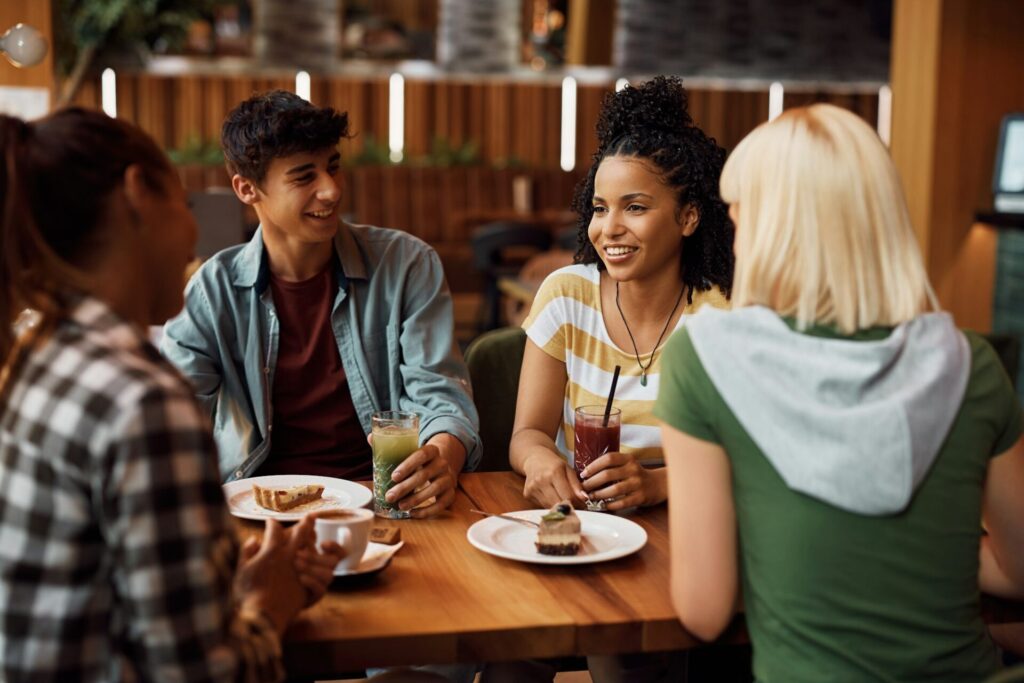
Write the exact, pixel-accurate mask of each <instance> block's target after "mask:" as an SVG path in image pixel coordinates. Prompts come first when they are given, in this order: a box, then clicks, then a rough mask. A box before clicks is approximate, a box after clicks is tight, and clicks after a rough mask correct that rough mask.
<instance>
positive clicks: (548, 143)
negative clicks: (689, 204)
mask: <svg viewBox="0 0 1024 683" xmlns="http://www.w3.org/2000/svg"><path fill="white" fill-rule="evenodd" d="M293 87H294V82H293V80H292V79H290V78H283V77H256V76H250V75H238V74H231V75H224V74H216V75H211V74H196V75H182V76H166V75H152V74H146V73H130V72H125V73H118V77H117V90H118V113H119V115H120V116H122V117H124V118H125V119H127V120H129V121H134V122H136V123H138V124H139V125H141V126H142V127H143V128H144V129H145V130H147V131H148V132H149V133H150V134H151V135H153V136H154V137H155V138H156V139H157V141H158V142H159V143H160V144H161V145H163V146H165V147H169V148H170V147H180V146H182V145H184V144H185V143H186V142H188V141H189V140H192V139H201V140H207V141H209V140H217V139H218V138H219V135H220V126H221V123H222V122H223V120H224V117H225V115H226V114H227V113H228V111H230V110H231V108H232V107H234V106H235V104H237V103H238V102H240V101H241V100H243V99H245V98H246V97H248V96H250V95H251V94H253V93H254V92H259V91H262V90H269V89H272V88H282V89H286V90H290V89H292V88H293ZM612 87H613V84H612V83H607V84H599V85H594V84H586V85H580V86H579V88H578V89H577V110H576V118H577V120H576V164H577V167H580V166H587V165H589V163H590V159H591V157H592V155H593V153H594V150H595V149H596V146H597V141H596V139H595V126H596V124H597V118H598V114H599V113H600V109H601V102H602V100H603V99H604V97H605V95H606V94H607V93H608V92H610V91H611V89H612ZM311 90H312V92H311V97H312V99H313V101H314V102H316V103H317V104H320V105H330V106H333V107H335V108H337V109H340V110H343V111H347V112H348V113H349V118H350V122H351V131H352V133H354V137H353V139H352V140H350V141H349V142H348V143H347V144H346V145H345V146H344V147H343V152H342V153H343V155H344V156H345V158H346V159H351V158H352V157H355V156H357V155H358V154H359V153H360V152H361V151H362V150H363V147H364V144H365V141H366V139H367V137H368V136H373V137H374V138H375V139H376V141H377V143H379V144H381V145H386V144H387V141H388V97H389V95H388V79H387V77H386V76H383V75H379V74H378V75H372V76H366V77H356V76H349V75H345V76H315V77H314V78H313V79H312V84H311ZM76 101H77V102H78V103H80V104H83V105H84V106H91V107H99V105H100V90H99V83H98V79H95V80H92V81H88V82H87V83H86V85H85V87H83V89H82V91H81V92H80V93H79V95H78V98H77V100H76ZM811 102H832V103H834V104H837V105H839V106H842V107H846V108H848V109H850V110H852V111H854V112H855V113H857V114H859V115H860V116H862V117H864V119H866V120H867V121H868V122H869V123H871V124H872V125H875V123H876V119H877V115H878V97H877V94H875V93H865V92H863V90H859V91H854V90H851V91H849V92H843V91H841V90H837V91H828V92H825V91H821V92H791V91H789V90H787V92H786V98H785V106H786V107H794V106H799V105H801V104H809V103H811ZM690 111H691V113H692V115H693V118H694V121H696V123H697V124H698V125H699V126H701V127H703V128H704V130H705V131H707V133H708V134H709V135H711V136H712V137H714V138H715V139H716V140H718V142H719V144H721V145H722V146H724V147H725V148H726V149H731V148H732V147H734V146H735V145H736V143H737V142H739V141H740V139H742V138H743V136H744V135H746V134H747V133H748V132H750V131H751V130H752V129H753V128H754V127H755V126H757V125H758V124H759V123H761V122H763V121H764V120H766V119H767V116H768V91H767V88H764V89H739V88H737V89H728V88H709V87H706V86H703V85H701V86H698V87H693V88H690ZM561 116H562V103H561V85H560V84H559V83H558V82H554V81H551V80H544V81H529V80H518V81H517V80H512V79H507V78H495V79H492V80H481V79H473V80H467V79H457V78H452V79H415V78H408V79H407V80H406V90H405V154H406V157H407V158H409V159H416V158H417V157H420V156H422V155H425V154H427V153H428V152H429V151H430V147H431V143H432V141H433V140H434V139H435V138H438V139H441V140H444V141H446V142H447V143H448V144H450V145H452V146H459V145H462V144H464V143H467V142H470V141H472V142H475V143H476V144H477V145H478V149H479V154H480V160H481V161H482V162H484V163H489V164H496V165H504V164H518V165H522V166H529V167H544V168H557V167H558V165H559V159H560V153H561Z"/></svg>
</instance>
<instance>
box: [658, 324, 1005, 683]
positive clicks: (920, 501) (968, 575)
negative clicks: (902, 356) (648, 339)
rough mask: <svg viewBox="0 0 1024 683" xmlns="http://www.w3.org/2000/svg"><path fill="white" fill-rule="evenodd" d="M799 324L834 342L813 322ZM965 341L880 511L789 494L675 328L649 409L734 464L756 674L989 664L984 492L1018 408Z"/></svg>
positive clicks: (948, 674) (950, 674)
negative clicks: (899, 485)
mask: <svg viewBox="0 0 1024 683" xmlns="http://www.w3.org/2000/svg"><path fill="white" fill-rule="evenodd" d="M808 333H809V334H816V335H820V336H826V337H833V338H843V337H842V336H841V335H839V334H838V333H836V332H834V331H832V330H830V329H829V328H823V327H816V328H813V329H811V330H809V331H808ZM886 334H888V330H882V329H876V330H869V331H866V332H865V333H862V334H858V335H854V336H853V337H845V338H847V339H855V340H857V339H877V338H879V336H885V335H886ZM967 338H968V340H969V343H970V348H971V358H972V366H971V374H970V379H969V381H968V385H967V390H966V393H965V396H964V401H963V404H962V405H961V407H960V411H959V413H958V415H957V417H956V420H955V421H954V424H953V426H952V428H951V430H950V434H949V436H948V438H947V439H946V442H945V444H944V445H943V447H942V451H941V452H940V454H939V456H938V458H937V459H936V460H935V463H934V465H933V466H932V469H931V470H930V471H929V473H928V474H927V476H926V477H925V479H924V481H923V482H922V484H921V486H920V487H919V489H918V490H917V492H916V493H915V494H914V497H913V499H912V500H911V502H910V504H909V505H908V506H907V508H906V509H905V510H904V511H902V512H900V513H898V514H895V515H887V516H877V517H876V516H865V515H858V514H855V513H851V512H847V511H844V510H841V509H839V508H837V507H834V506H831V505H829V504H828V503H825V502H822V501H820V500H817V499H814V498H811V497H809V496H806V495H804V494H801V493H798V492H795V491H793V490H791V489H789V488H788V487H787V486H786V484H785V483H784V482H783V480H782V478H781V477H780V476H779V474H778V473H777V472H776V471H775V469H774V468H773V467H772V465H771V463H770V462H769V461H768V460H767V459H766V458H765V456H764V454H763V453H762V452H761V450H760V449H759V448H758V446H757V445H756V444H755V443H754V442H753V441H752V440H751V438H750V437H749V436H748V434H747V432H746V431H745V430H744V429H743V427H742V426H741V425H740V423H739V422H738V421H737V419H736V417H735V416H734V415H733V413H732V412H731V411H730V409H729V407H728V406H727V405H726V403H725V401H724V400H723V399H722V397H721V395H720V394H719V392H718V390H717V389H716V388H715V386H714V385H713V384H712V382H711V380H710V378H709V377H708V375H707V373H706V371H705V370H704V367H703V366H702V365H701V362H700V359H699V358H698V356H697V353H696V351H695V350H694V348H693V344H692V342H691V340H690V337H689V334H688V333H687V331H686V330H685V328H684V329H683V330H682V331H681V332H679V333H678V334H676V335H674V336H673V337H672V339H671V340H670V342H669V344H668V345H667V347H666V349H665V351H664V356H663V359H662V380H661V388H660V393H659V396H658V402H657V404H656V407H655V414H656V415H657V416H658V417H659V418H660V419H662V420H663V421H664V422H666V423H667V424H669V425H671V426H673V427H675V428H676V429H678V430H680V431H682V432H685V433H687V434H690V435H692V436H694V437H696V438H698V439H702V440H704V441H709V442H712V443H716V444H719V445H720V446H722V448H723V449H724V450H725V451H726V453H727V454H728V456H729V460H730V464H731V466H732V486H733V496H734V499H735V505H736V515H737V523H738V526H739V547H740V573H741V577H742V587H743V599H744V603H745V609H746V621H747V626H748V628H749V631H750V636H751V640H752V642H753V646H754V673H755V675H756V677H757V680H758V681H760V682H761V683H777V682H780V681H785V682H786V683H800V682H804V681H806V682H807V683H821V682H822V681H830V682H845V681H850V682H852V681H858V682H862V681H891V682H893V683H896V682H899V683H908V682H912V681H928V682H929V683H940V682H943V681H948V682H949V683H968V682H976V681H981V680H982V679H984V678H985V677H986V676H988V675H989V674H991V673H993V672H994V671H996V670H997V669H998V666H999V665H998V661H997V656H996V651H995V648H994V646H993V644H992V643H991V641H990V640H989V638H988V636H987V633H986V630H985V625H984V623H983V622H982V619H981V614H980V608H979V588H978V549H979V543H980V536H981V501H982V489H983V486H984V481H985V473H986V470H987V467H988V460H989V458H990V457H992V456H993V455H997V454H1000V453H1003V452H1004V451H1006V450H1007V449H1009V448H1010V446H1012V445H1013V444H1014V443H1015V441H1016V440H1017V439H1018V438H1019V436H1020V434H1021V431H1022V416H1021V407H1020V404H1019V402H1018V400H1017V397H1016V394H1015V393H1014V391H1013V388H1012V386H1011V385H1010V382H1009V380H1008V378H1007V376H1006V373H1005V371H1004V370H1003V368H1002V365H1001V364H1000V362H999V358H998V357H997V356H996V354H995V352H994V351H993V350H992V348H991V347H990V346H989V345H988V344H987V343H986V342H985V341H984V340H983V339H981V338H980V337H978V336H977V335H975V334H971V333H967ZM665 456H666V460H668V459H669V458H671V457H677V458H682V457H686V454H685V453H676V454H672V453H666V454H665ZM683 552H685V549H683Z"/></svg>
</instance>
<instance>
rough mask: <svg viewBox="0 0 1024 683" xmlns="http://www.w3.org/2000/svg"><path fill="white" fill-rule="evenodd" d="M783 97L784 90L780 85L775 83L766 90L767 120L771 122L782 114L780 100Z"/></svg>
mask: <svg viewBox="0 0 1024 683" xmlns="http://www.w3.org/2000/svg"><path fill="white" fill-rule="evenodd" d="M784 96H785V90H784V89H783V87H782V84H781V83H779V82H778V81H775V82H774V83H772V84H771V86H770V87H769V88H768V120H769V121H771V120H773V119H774V118H775V117H776V116H778V115H779V114H781V113H782V99H783V97H784Z"/></svg>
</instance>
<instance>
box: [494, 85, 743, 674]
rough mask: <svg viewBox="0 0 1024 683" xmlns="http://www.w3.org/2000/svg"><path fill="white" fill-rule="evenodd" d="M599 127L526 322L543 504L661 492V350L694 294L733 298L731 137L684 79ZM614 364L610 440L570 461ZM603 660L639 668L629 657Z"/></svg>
mask: <svg viewBox="0 0 1024 683" xmlns="http://www.w3.org/2000/svg"><path fill="white" fill-rule="evenodd" d="M597 135H598V143H599V144H598V151H597V153H596V154H595V155H594V160H593V163H592V165H591V167H590V170H589V172H588V174H587V176H586V178H585V179H584V180H583V181H582V182H581V183H580V185H579V187H578V188H577V189H576V194H575V197H574V198H573V209H574V210H575V211H576V213H577V215H578V216H579V221H578V225H579V234H578V248H577V252H576V257H575V264H574V265H571V266H567V267H565V268H562V269H560V270H558V271H555V272H554V273H552V274H551V275H550V276H549V277H548V278H547V280H545V281H544V283H543V285H542V286H541V288H540V290H539V291H538V293H537V296H536V298H535V299H534V303H533V308H532V310H531V312H530V315H529V317H528V318H527V320H526V322H525V323H524V324H523V327H524V328H525V329H526V333H527V337H528V341H527V343H526V350H525V354H524V357H523V366H522V372H521V375H520V383H519V396H518V400H517V405H516V419H515V427H514V430H513V436H512V442H511V445H510V448H509V452H510V460H511V464H512V467H513V468H514V469H515V470H516V471H517V472H519V473H520V474H522V475H523V476H525V477H526V484H525V487H524V495H526V496H527V497H529V498H531V499H532V500H534V501H535V502H537V503H538V504H540V505H542V506H544V507H550V506H552V505H554V504H556V503H558V502H559V501H561V500H565V499H569V500H572V501H574V502H575V503H577V504H583V503H584V502H587V503H589V504H590V505H591V506H595V505H599V506H601V507H603V508H605V509H608V510H622V509H626V508H630V507H635V506H649V505H657V504H660V503H663V502H665V499H666V496H667V486H666V479H665V469H664V467H663V466H662V450H661V436H660V434H659V433H658V427H657V423H656V421H655V419H654V416H653V413H652V411H653V408H654V401H655V399H656V398H657V393H658V381H659V375H660V371H661V349H662V346H663V345H664V343H665V342H666V341H667V339H668V337H669V336H671V334H672V332H673V331H674V330H677V329H679V328H681V327H682V326H683V325H684V323H685V321H686V319H687V318H688V317H689V316H690V314H692V313H694V312H696V310H697V309H698V308H700V307H701V306H702V305H704V304H710V305H712V306H717V307H726V306H728V299H727V298H728V295H729V291H730V287H731V282H732V267H733V256H732V240H733V227H732V223H731V222H730V220H729V216H728V213H727V211H726V207H725V204H724V203H723V202H722V199H721V197H719V194H718V177H719V174H720V172H721V170H722V165H723V163H724V162H725V150H723V149H722V148H721V147H719V146H718V144H716V143H715V141H714V140H713V139H711V138H710V137H708V135H707V134H705V133H704V132H703V131H702V130H700V129H699V128H697V127H696V126H695V125H694V123H693V119H692V118H691V117H690V114H689V112H688V111H687V95H686V90H685V89H684V88H683V86H682V82H681V81H680V80H679V79H677V78H666V77H657V78H654V79H652V80H650V81H647V82H646V83H644V84H642V85H640V86H639V87H627V88H625V89H624V90H621V91H619V92H615V93H609V94H608V96H607V97H606V98H605V101H604V106H603V108H602V111H601V117H600V120H599V122H598V126H597ZM616 366H619V367H621V375H620V377H619V380H618V385H617V390H616V393H615V407H616V408H618V409H619V410H620V411H621V432H620V440H619V445H618V448H615V449H614V450H613V451H611V452H605V453H603V454H601V455H600V456H599V457H597V458H596V459H594V460H593V461H592V462H590V463H582V462H581V463H580V465H581V470H580V471H579V472H577V471H576V469H575V468H574V463H573V442H574V437H575V432H574V412H575V409H576V408H577V407H580V406H585V405H595V404H601V405H603V404H604V403H605V401H606V400H607V396H608V392H609V389H610V386H611V379H612V376H613V372H614V369H615V367H616ZM584 464H585V465H586V466H585V467H583V465H584ZM641 659H643V661H639V660H638V661H637V662H635V664H637V665H638V666H640V667H641V668H643V669H644V670H645V671H650V672H651V673H652V675H654V674H655V673H657V671H661V674H659V675H663V674H664V672H665V669H664V667H662V664H665V665H672V664H673V663H672V662H660V663H659V662H653V661H652V659H651V658H641ZM663 659H665V660H671V659H672V657H665V658H663ZM605 664H612V666H610V669H611V670H618V672H619V673H620V674H622V673H623V672H625V671H626V669H629V671H630V673H629V679H630V680H646V678H644V677H643V676H640V677H639V678H638V677H637V675H639V674H638V673H637V671H636V667H634V666H632V665H630V664H628V662H626V661H625V660H621V659H619V660H616V661H615V662H611V663H609V662H605ZM675 664H678V662H675ZM608 669H609V667H602V673H600V674H599V673H598V671H597V670H595V668H594V666H593V662H592V671H593V674H594V676H595V680H602V681H604V680H618V679H619V678H621V677H622V676H621V675H610V676H606V674H607V673H608ZM634 674H636V675H634ZM655 679H656V677H654V678H652V680H655Z"/></svg>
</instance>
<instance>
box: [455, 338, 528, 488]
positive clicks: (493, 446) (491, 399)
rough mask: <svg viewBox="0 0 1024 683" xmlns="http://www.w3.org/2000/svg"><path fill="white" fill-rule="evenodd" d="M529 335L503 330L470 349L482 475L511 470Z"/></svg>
mask: <svg viewBox="0 0 1024 683" xmlns="http://www.w3.org/2000/svg"><path fill="white" fill-rule="evenodd" d="M525 346H526V332H524V331H523V330H522V329H520V328H518V327H502V328H499V329H497V330H491V331H490V332H485V333H484V334H482V335H480V336H479V337H477V338H476V339H474V340H473V342H472V343H471V344H470V345H469V348H468V349H466V365H467V366H468V367H469V377H470V380H471V381H472V382H473V402H474V403H476V409H477V412H478V413H479V414H480V440H481V441H482V442H483V449H484V454H483V459H482V460H481V461H480V466H479V467H477V471H478V472H501V471H507V470H511V469H512V467H511V466H510V465H509V462H508V443H509V441H510V440H511V438H512V423H513V421H514V420H515V416H516V395H517V394H518V393H519V368H520V366H521V365H522V364H523V349H524V347H525Z"/></svg>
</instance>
